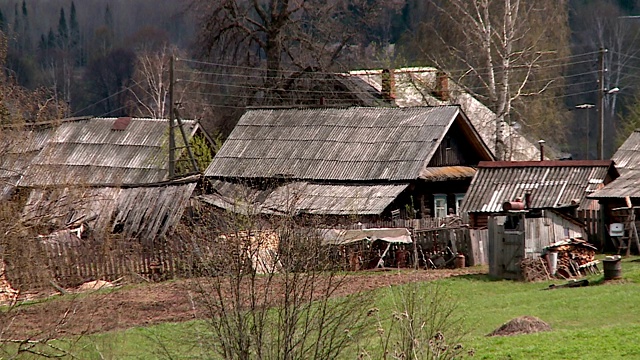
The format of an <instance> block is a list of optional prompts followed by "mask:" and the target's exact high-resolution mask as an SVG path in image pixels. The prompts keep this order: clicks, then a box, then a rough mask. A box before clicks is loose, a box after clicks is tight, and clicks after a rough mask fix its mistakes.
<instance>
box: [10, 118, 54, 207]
mask: <svg viewBox="0 0 640 360" xmlns="http://www.w3.org/2000/svg"><path fill="white" fill-rule="evenodd" d="M53 133H54V129H52V128H40V129H32V130H30V129H26V130H24V129H19V130H18V129H11V128H3V129H0V199H4V198H6V197H7V196H8V195H9V194H10V193H11V191H12V190H13V188H14V187H15V186H16V185H17V184H18V182H19V181H20V179H21V178H22V175H23V174H24V173H25V172H26V171H27V168H28V167H29V165H30V164H31V161H32V160H33V159H34V158H35V157H36V156H37V155H38V154H39V153H40V150H42V148H43V147H44V146H45V145H46V143H47V142H48V141H49V138H50V137H51V135H52V134H53Z"/></svg>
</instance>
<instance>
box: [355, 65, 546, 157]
mask: <svg viewBox="0 0 640 360" xmlns="http://www.w3.org/2000/svg"><path fill="white" fill-rule="evenodd" d="M437 73H438V69H436V68H433V67H408V68H400V69H394V70H393V74H394V79H395V92H394V94H395V103H396V104H397V105H398V106H400V107H412V106H441V105H459V106H460V107H461V108H462V111H464V113H465V114H466V115H467V116H468V118H469V119H470V120H471V123H472V124H473V126H474V127H475V128H476V129H477V131H478V133H480V136H482V139H483V140H484V142H485V143H486V144H487V145H488V146H489V148H490V149H491V150H492V151H494V150H495V129H496V123H495V118H496V114H495V113H494V112H493V111H491V109H489V108H488V107H486V106H485V105H484V104H483V103H482V102H481V101H479V100H478V99H476V98H475V97H474V96H472V95H471V94H469V93H468V92H466V91H464V89H463V88H462V87H461V86H459V85H457V84H456V83H455V82H454V81H453V80H451V79H448V80H447V81H448V92H447V94H448V97H449V99H448V100H441V99H439V98H438V97H436V96H434V92H435V91H436V88H437V85H436V84H437ZM349 74H350V75H352V76H354V77H357V78H360V79H362V80H364V81H365V82H367V83H368V84H370V85H371V86H372V87H374V88H375V89H376V90H378V91H382V69H377V70H357V71H351V72H349ZM505 138H506V139H509V142H510V143H509V145H510V146H512V147H513V151H512V154H511V160H518V161H526V160H537V159H539V158H540V150H539V148H538V146H537V145H536V144H535V142H532V141H531V140H530V139H527V138H526V137H524V136H523V135H522V134H521V133H520V132H519V131H518V130H516V129H515V128H514V127H512V126H506V128H505Z"/></svg>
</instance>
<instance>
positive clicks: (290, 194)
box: [200, 180, 409, 215]
mask: <svg viewBox="0 0 640 360" xmlns="http://www.w3.org/2000/svg"><path fill="white" fill-rule="evenodd" d="M212 185H213V188H214V189H215V193H213V194H207V195H202V196H200V199H201V200H203V201H205V202H206V203H209V204H211V205H214V206H216V207H219V208H221V209H225V210H229V211H233V212H238V213H244V214H257V213H265V214H303V213H304V214H316V215H378V214H381V213H382V212H383V211H384V210H385V209H386V208H387V207H388V206H389V205H390V204H391V203H392V202H393V201H394V200H395V199H396V198H397V197H398V195H400V193H401V192H402V191H404V190H405V189H406V188H407V186H409V184H408V183H400V184H369V185H355V184H312V183H308V182H292V183H289V184H286V185H281V186H277V187H275V188H272V189H266V190H260V189H257V188H252V187H249V186H246V185H242V184H238V183H231V182H226V181H221V180H214V181H212Z"/></svg>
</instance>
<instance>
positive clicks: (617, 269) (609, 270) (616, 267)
mask: <svg viewBox="0 0 640 360" xmlns="http://www.w3.org/2000/svg"><path fill="white" fill-rule="evenodd" d="M602 268H603V269H604V279H605V280H616V279H621V278H622V262H621V261H620V258H614V259H604V260H603V261H602Z"/></svg>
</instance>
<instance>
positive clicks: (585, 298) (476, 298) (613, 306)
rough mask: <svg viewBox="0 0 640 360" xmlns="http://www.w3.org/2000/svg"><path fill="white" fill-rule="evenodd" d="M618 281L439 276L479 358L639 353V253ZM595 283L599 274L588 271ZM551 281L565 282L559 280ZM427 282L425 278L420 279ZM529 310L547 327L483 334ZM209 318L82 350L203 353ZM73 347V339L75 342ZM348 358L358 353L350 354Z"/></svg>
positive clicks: (110, 338)
mask: <svg viewBox="0 0 640 360" xmlns="http://www.w3.org/2000/svg"><path fill="white" fill-rule="evenodd" d="M623 276H624V280H623V281H617V282H615V283H608V284H598V285H594V286H589V287H583V288H563V289H554V290H542V289H544V288H546V287H547V286H548V285H549V284H550V282H546V283H521V282H513V281H491V280H490V279H488V278H487V277H486V276H480V275H469V276H461V277H456V278H450V279H446V280H440V281H438V285H439V286H440V288H442V289H446V291H447V292H448V294H449V296H451V298H453V299H456V300H457V301H458V303H459V309H458V311H459V314H460V315H464V319H465V322H464V323H465V326H466V327H467V329H468V331H469V334H468V335H467V336H466V337H465V341H464V345H465V347H466V348H473V349H474V350H475V353H476V355H475V357H474V358H478V359H604V358H606V359H615V358H621V357H626V358H640V346H638V344H637V341H638V333H639V332H640V260H639V259H638V258H630V259H625V260H623ZM589 279H590V280H591V282H592V283H599V280H601V279H602V275H598V276H592V277H591V278H589ZM555 283H556V284H560V283H562V282H561V281H556V282H555ZM421 286H425V287H426V286H429V285H421ZM400 289H401V287H400V286H398V287H392V288H385V289H379V290H376V297H375V299H376V300H375V302H376V303H375V306H376V307H377V308H379V309H380V312H381V313H383V312H388V313H391V312H393V310H395V308H396V307H397V301H398V293H399V291H398V290H400ZM522 315H531V316H536V317H539V318H541V319H542V320H544V321H546V322H547V323H549V324H550V325H551V327H552V329H553V331H551V332H546V333H538V334H531V335H518V336H511V337H486V336H485V335H486V334H487V333H490V332H491V331H493V330H494V329H496V328H498V327H499V326H500V325H502V324H503V323H505V322H506V321H508V320H510V319H512V318H514V317H518V316H522ZM206 331H207V330H206V324H205V323H203V322H201V321H193V322H188V323H178V324H162V325H157V326H151V327H147V328H135V329H129V330H127V331H122V332H114V333H106V334H99V335H93V336H91V337H87V338H84V339H82V340H81V341H80V343H81V344H83V346H84V347H85V349H84V350H82V351H81V352H80V354H81V357H83V358H112V359H121V358H129V359H155V358H180V359H183V358H204V357H205V356H203V355H204V354H202V353H201V352H200V350H199V349H201V348H203V347H202V346H200V345H201V341H206V336H203V337H202V339H198V336H197V335H194V334H198V333H199V334H202V335H204V334H206ZM76 349H77V345H76ZM351 358H356V356H355V355H354V356H353V357H351Z"/></svg>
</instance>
